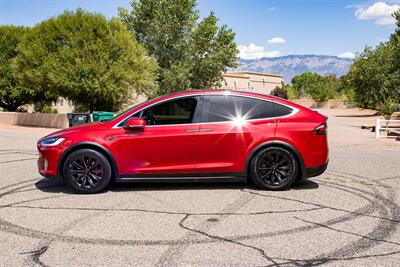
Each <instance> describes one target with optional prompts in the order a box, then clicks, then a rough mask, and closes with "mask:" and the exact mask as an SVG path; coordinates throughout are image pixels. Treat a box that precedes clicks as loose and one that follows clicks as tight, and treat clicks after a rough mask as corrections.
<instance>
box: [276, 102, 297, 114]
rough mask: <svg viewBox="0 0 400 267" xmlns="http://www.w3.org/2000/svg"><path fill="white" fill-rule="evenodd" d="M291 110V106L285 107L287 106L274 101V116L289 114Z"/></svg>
mask: <svg viewBox="0 0 400 267" xmlns="http://www.w3.org/2000/svg"><path fill="white" fill-rule="evenodd" d="M292 111H293V110H292V109H291V108H289V107H287V106H284V105H281V104H277V103H274V114H275V117H281V116H286V115H289V114H290V113H292Z"/></svg>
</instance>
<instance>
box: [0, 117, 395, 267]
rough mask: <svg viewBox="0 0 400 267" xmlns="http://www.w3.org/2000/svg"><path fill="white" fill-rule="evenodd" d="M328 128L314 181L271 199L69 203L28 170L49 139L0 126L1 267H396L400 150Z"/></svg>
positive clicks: (113, 197) (135, 191)
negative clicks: (323, 163)
mask: <svg viewBox="0 0 400 267" xmlns="http://www.w3.org/2000/svg"><path fill="white" fill-rule="evenodd" d="M372 121H373V117H370V116H369V115H368V114H367V115H365V116H359V117H348V116H340V117H332V118H330V120H329V138H330V164H329V168H328V170H327V171H326V172H325V173H324V174H323V175H321V176H319V177H316V178H313V179H311V180H309V181H307V182H304V183H301V184H297V185H295V186H293V187H292V188H291V189H290V190H287V191H282V192H271V191H262V190H258V189H257V188H255V187H254V186H252V185H246V184H241V183H233V184H232V183H218V184H198V183H197V184H196V183H185V184H140V185H134V184H131V185H129V184H128V185H127V184H123V185H112V186H111V187H110V188H109V189H108V190H107V191H105V192H104V193H101V194H96V195H75V194H72V193H71V192H69V191H68V190H67V189H66V188H63V187H59V186H57V185H55V184H53V183H52V182H51V181H48V180H46V179H43V178H41V177H40V175H39V174H38V173H37V170H36V157H37V151H36V147H35V143H36V140H37V139H38V138H39V137H41V136H43V135H45V134H46V133H48V132H49V131H51V130H46V129H36V128H19V127H5V126H4V125H2V126H1V125H0V128H1V131H0V176H1V177H0V266H120V265H134V266H316V265H328V266H343V265H354V266H376V265H379V266H399V263H400V231H399V230H400V142H396V141H387V140H375V139H373V133H371V132H368V131H366V130H361V129H360V128H359V126H360V125H361V124H363V123H370V122H372Z"/></svg>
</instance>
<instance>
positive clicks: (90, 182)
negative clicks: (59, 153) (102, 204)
mask: <svg viewBox="0 0 400 267" xmlns="http://www.w3.org/2000/svg"><path fill="white" fill-rule="evenodd" d="M63 174H64V180H65V182H66V183H67V185H68V186H69V187H70V188H72V189H73V190H74V191H75V192H77V193H88V194H93V193H98V192H100V191H102V190H104V189H105V188H106V187H107V185H108V183H109V182H110V179H111V166H110V163H109V162H108V160H107V158H106V157H105V156H104V155H103V154H101V153H100V152H98V151H96V150H92V149H80V150H77V151H74V152H73V153H71V154H70V155H69V156H68V157H67V159H66V160H65V163H64V166H63Z"/></svg>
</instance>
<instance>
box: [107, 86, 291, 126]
mask: <svg viewBox="0 0 400 267" xmlns="http://www.w3.org/2000/svg"><path fill="white" fill-rule="evenodd" d="M210 95H211V96H212V95H214V96H238V97H247V98H253V99H258V100H262V101H266V102H272V103H276V104H278V105H282V106H285V107H288V108H290V109H291V110H292V112H291V113H289V114H287V115H284V116H275V117H268V118H260V119H250V120H246V121H250V122H251V121H259V120H268V119H279V118H287V117H290V116H293V115H295V114H296V113H297V112H299V109H298V108H295V107H291V106H289V105H286V104H283V103H279V102H276V101H273V100H269V99H265V98H261V97H256V96H249V95H242V94H235V93H234V92H229V91H227V93H224V94H221V93H212V92H210V93H204V94H199V93H196V94H192V95H184V96H177V97H173V98H168V99H164V100H161V101H159V102H156V103H153V104H151V105H149V106H146V107H144V108H141V109H139V110H138V111H136V112H135V113H133V114H132V115H130V116H128V117H127V118H125V119H124V120H122V121H120V122H118V123H116V124H115V125H114V126H113V127H111V129H118V128H122V127H123V126H119V124H121V123H122V122H124V121H126V120H128V119H129V118H131V117H132V116H133V115H135V114H137V113H139V112H142V111H143V110H144V109H147V108H150V107H152V106H155V105H158V104H161V103H164V102H167V101H170V100H175V99H179V98H185V97H196V96H210ZM216 123H218V124H221V123H224V124H225V123H232V121H217V122H197V123H182V124H165V125H146V128H147V127H171V126H187V125H202V124H216Z"/></svg>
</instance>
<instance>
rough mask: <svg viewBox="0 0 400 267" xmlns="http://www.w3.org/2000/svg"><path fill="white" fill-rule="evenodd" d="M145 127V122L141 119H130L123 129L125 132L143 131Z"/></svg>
mask: <svg viewBox="0 0 400 267" xmlns="http://www.w3.org/2000/svg"><path fill="white" fill-rule="evenodd" d="M145 127H146V121H145V120H144V119H141V118H130V119H129V120H128V121H127V122H126V124H125V126H124V128H125V129H127V130H133V129H141V130H143V129H144V128H145Z"/></svg>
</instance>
